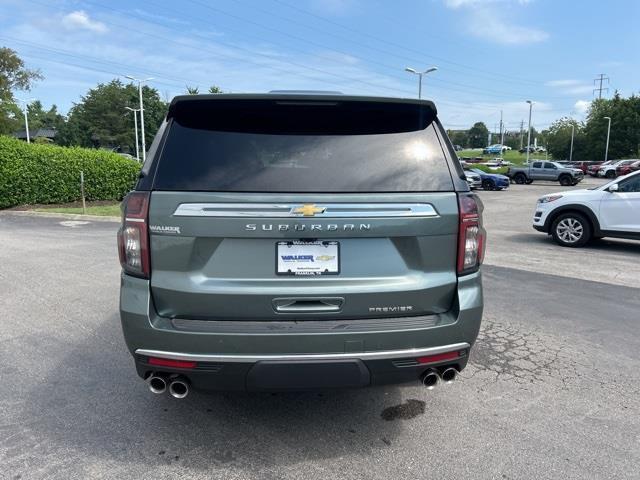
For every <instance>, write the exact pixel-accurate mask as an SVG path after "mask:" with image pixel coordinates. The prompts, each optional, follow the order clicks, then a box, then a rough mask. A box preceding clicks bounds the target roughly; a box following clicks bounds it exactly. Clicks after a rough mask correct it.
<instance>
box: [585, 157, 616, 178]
mask: <svg viewBox="0 0 640 480" xmlns="http://www.w3.org/2000/svg"><path fill="white" fill-rule="evenodd" d="M612 163H613V161H612V160H607V161H606V162H604V163H594V164H593V165H589V167H588V168H587V173H588V174H589V175H591V176H592V177H597V176H598V170H600V168H601V167H606V166H607V165H611V164H612Z"/></svg>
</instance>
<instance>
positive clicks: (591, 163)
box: [571, 161, 602, 175]
mask: <svg viewBox="0 0 640 480" xmlns="http://www.w3.org/2000/svg"><path fill="white" fill-rule="evenodd" d="M600 165H602V162H594V161H585V162H573V163H572V164H571V167H572V168H579V169H580V170H582V173H584V174H585V175H586V174H587V173H589V167H592V166H594V167H597V168H596V172H597V171H598V168H599V167H600ZM594 175H595V174H594Z"/></svg>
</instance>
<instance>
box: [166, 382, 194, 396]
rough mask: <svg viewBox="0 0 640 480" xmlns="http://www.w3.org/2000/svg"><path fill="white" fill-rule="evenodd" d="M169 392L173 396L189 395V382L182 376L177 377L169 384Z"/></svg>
mask: <svg viewBox="0 0 640 480" xmlns="http://www.w3.org/2000/svg"><path fill="white" fill-rule="evenodd" d="M169 393H170V394H171V396H172V397H173V398H184V397H186V396H187V395H189V383H188V382H187V381H186V380H185V379H183V378H177V379H175V380H173V381H172V382H171V383H170V384H169Z"/></svg>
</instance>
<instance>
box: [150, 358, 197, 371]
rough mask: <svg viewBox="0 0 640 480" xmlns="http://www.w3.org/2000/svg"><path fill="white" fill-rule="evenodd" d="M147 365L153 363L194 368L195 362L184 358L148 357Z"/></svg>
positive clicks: (160, 365)
mask: <svg viewBox="0 0 640 480" xmlns="http://www.w3.org/2000/svg"><path fill="white" fill-rule="evenodd" d="M147 363H148V364H149V365H155V366H157V367H169V368H196V365H197V364H196V362H189V361H186V360H170V359H168V358H156V357H149V360H148V362H147Z"/></svg>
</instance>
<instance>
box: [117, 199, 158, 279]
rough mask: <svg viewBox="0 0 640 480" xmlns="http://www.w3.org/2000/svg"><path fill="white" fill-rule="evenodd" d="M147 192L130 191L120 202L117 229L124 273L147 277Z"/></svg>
mask: <svg viewBox="0 0 640 480" xmlns="http://www.w3.org/2000/svg"><path fill="white" fill-rule="evenodd" d="M148 213H149V192H131V193H130V194H129V195H127V196H126V198H125V199H124V201H123V202H122V225H121V226H120V230H118V252H119V254H120V265H122V269H123V270H124V271H125V273H128V274H129V275H134V276H136V277H142V278H149V264H150V262H149V229H148Z"/></svg>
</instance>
